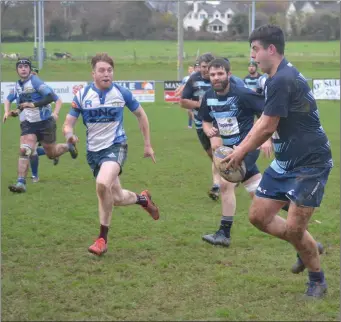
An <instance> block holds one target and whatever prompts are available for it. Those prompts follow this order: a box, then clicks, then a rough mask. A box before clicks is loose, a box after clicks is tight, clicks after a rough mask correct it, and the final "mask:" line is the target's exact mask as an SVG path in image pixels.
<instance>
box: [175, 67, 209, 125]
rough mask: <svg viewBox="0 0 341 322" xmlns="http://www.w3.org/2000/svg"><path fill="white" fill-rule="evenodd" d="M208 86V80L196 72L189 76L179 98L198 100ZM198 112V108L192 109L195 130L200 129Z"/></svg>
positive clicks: (200, 121) (200, 122) (200, 123)
mask: <svg viewBox="0 0 341 322" xmlns="http://www.w3.org/2000/svg"><path fill="white" fill-rule="evenodd" d="M210 88H211V82H210V80H209V79H205V78H203V77H202V76H201V73H200V72H196V73H194V74H192V75H191V76H190V77H189V79H188V81H187V83H186V85H185V87H184V90H183V92H182V96H181V98H183V99H189V100H193V101H197V102H198V101H199V100H200V99H201V98H202V97H203V95H204V94H205V92H206V91H207V90H208V89H210ZM198 112H199V109H198V108H195V109H193V115H194V123H195V127H196V129H197V130H199V129H202V120H201V118H200V116H199V114H198Z"/></svg>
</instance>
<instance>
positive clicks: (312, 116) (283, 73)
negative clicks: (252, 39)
mask: <svg viewBox="0 0 341 322" xmlns="http://www.w3.org/2000/svg"><path fill="white" fill-rule="evenodd" d="M264 94H265V107H264V115H267V116H279V117H280V121H279V124H278V127H277V131H276V132H275V133H274V135H273V140H274V150H275V160H274V161H273V162H272V163H271V165H270V166H271V167H272V168H273V169H274V170H275V171H276V172H278V173H285V172H287V171H291V170H293V169H297V168H300V167H324V166H332V165H333V163H332V155H331V149H330V144H329V141H328V138H327V135H326V133H325V132H324V130H323V128H322V126H321V123H320V117H319V113H318V109H317V104H316V100H315V98H314V96H313V93H312V91H311V89H310V87H309V84H308V82H307V80H306V79H305V78H304V76H303V75H302V74H301V73H300V72H299V71H298V70H297V69H296V68H295V67H294V66H293V65H292V64H291V63H289V62H288V61H287V60H286V59H283V60H282V62H281V63H280V65H279V66H278V69H277V72H276V74H275V75H274V76H273V77H269V78H268V79H267V80H266V82H265V90H264Z"/></svg>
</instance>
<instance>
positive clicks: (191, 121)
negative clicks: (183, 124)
mask: <svg viewBox="0 0 341 322" xmlns="http://www.w3.org/2000/svg"><path fill="white" fill-rule="evenodd" d="M192 124H193V120H192V117H188V126H192Z"/></svg>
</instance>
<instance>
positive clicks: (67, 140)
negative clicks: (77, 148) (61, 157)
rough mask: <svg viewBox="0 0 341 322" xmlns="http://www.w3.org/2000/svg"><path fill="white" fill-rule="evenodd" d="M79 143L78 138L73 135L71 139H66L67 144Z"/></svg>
mask: <svg viewBox="0 0 341 322" xmlns="http://www.w3.org/2000/svg"><path fill="white" fill-rule="evenodd" d="M78 141H79V139H78V137H77V136H76V135H74V134H72V135H71V136H70V137H68V138H67V139H66V143H70V144H76V143H77V142H78Z"/></svg>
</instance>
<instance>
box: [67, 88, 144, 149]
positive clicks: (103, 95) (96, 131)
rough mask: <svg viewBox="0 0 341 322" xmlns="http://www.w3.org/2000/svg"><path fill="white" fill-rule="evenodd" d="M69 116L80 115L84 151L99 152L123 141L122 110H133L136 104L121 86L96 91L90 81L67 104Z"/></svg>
mask: <svg viewBox="0 0 341 322" xmlns="http://www.w3.org/2000/svg"><path fill="white" fill-rule="evenodd" d="M71 106H72V108H71V110H70V112H69V114H70V115H72V116H75V117H79V115H82V117H83V123H84V125H85V126H86V129H87V131H86V137H87V150H88V151H100V150H103V149H106V148H108V147H110V146H111V145H113V144H116V143H124V142H125V141H126V140H127V136H126V134H125V131H124V128H123V110H124V107H125V106H127V107H128V109H129V110H130V111H131V112H134V111H136V110H137V109H138V107H139V106H140V104H139V102H138V101H137V100H136V99H135V98H134V97H133V94H132V93H131V92H130V91H129V90H128V89H126V88H125V87H122V86H119V85H116V84H114V83H113V84H112V85H111V86H110V88H109V89H107V90H105V91H100V90H99V89H98V88H96V87H95V84H94V83H92V84H90V85H88V86H86V87H84V88H82V89H81V90H79V91H78V92H77V93H76V95H75V97H74V99H73V102H72V104H71Z"/></svg>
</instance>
